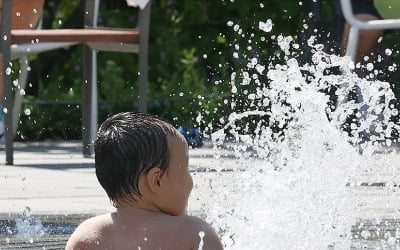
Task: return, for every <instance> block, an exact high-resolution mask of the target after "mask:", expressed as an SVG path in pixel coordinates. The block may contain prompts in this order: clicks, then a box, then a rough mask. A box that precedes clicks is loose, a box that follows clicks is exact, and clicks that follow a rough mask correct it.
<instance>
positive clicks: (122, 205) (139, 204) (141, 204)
mask: <svg viewBox="0 0 400 250" xmlns="http://www.w3.org/2000/svg"><path fill="white" fill-rule="evenodd" d="M116 207H117V211H121V212H122V211H124V212H138V211H146V212H154V213H163V212H162V211H161V209H160V208H158V207H157V206H156V205H155V204H152V203H149V202H146V201H143V200H140V201H134V202H127V201H122V202H118V204H116Z"/></svg>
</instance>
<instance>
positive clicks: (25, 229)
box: [15, 207, 46, 243]
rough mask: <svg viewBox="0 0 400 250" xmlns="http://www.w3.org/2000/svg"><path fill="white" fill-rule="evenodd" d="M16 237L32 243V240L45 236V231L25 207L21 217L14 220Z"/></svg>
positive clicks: (38, 220)
mask: <svg viewBox="0 0 400 250" xmlns="http://www.w3.org/2000/svg"><path fill="white" fill-rule="evenodd" d="M15 228H16V231H17V233H16V236H17V237H19V238H22V239H25V240H27V241H28V242H30V243H33V241H34V239H37V238H39V237H42V236H43V235H45V233H46V231H45V228H44V227H43V224H42V222H41V220H40V219H39V218H36V217H33V216H32V211H31V209H30V208H29V207H26V208H25V210H24V212H23V214H22V216H21V217H20V218H17V219H15Z"/></svg>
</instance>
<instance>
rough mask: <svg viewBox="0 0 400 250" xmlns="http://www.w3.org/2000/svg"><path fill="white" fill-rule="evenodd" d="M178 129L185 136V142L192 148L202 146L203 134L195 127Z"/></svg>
mask: <svg viewBox="0 0 400 250" xmlns="http://www.w3.org/2000/svg"><path fill="white" fill-rule="evenodd" d="M178 131H179V132H180V133H181V134H182V135H183V137H185V139H186V142H187V143H188V145H189V146H191V147H192V148H200V147H201V146H203V144H204V143H203V136H202V134H201V133H200V132H199V129H197V128H191V129H186V128H184V127H182V126H181V127H179V128H178Z"/></svg>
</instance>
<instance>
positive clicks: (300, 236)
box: [205, 23, 398, 249]
mask: <svg viewBox="0 0 400 250" xmlns="http://www.w3.org/2000/svg"><path fill="white" fill-rule="evenodd" d="M269 27H272V24H269V25H268V29H267V30H266V31H267V32H269V31H270V30H269ZM260 29H262V30H264V29H266V27H265V25H264V23H263V24H261V27H260ZM234 30H235V31H237V30H238V29H237V28H234ZM277 42H278V45H279V47H280V49H281V50H282V51H283V52H284V55H285V63H283V64H275V65H270V66H268V70H265V71H264V69H265V68H266V67H265V66H264V65H261V64H260V63H259V62H258V61H257V60H254V58H250V59H249V61H248V64H247V68H248V69H249V71H250V70H251V69H256V68H257V69H258V70H256V72H255V73H254V74H258V76H262V75H263V74H264V75H266V76H267V78H268V84H267V83H260V82H258V83H257V81H255V80H254V79H258V78H259V77H257V76H256V77H254V75H253V77H249V76H250V75H251V74H253V73H251V74H250V73H248V72H246V71H244V72H242V73H241V74H240V76H239V74H237V73H236V72H234V73H232V76H231V81H230V85H231V90H232V94H238V88H237V86H236V82H237V81H236V80H237V79H238V77H241V78H240V85H250V84H256V85H257V87H256V88H255V89H256V90H255V91H254V92H253V93H247V97H248V103H249V105H248V107H247V108H248V109H247V111H245V112H239V111H238V112H233V113H231V114H230V115H229V117H228V118H226V117H225V118H222V120H226V121H227V123H226V124H225V125H224V127H223V128H222V129H220V130H218V131H217V132H215V133H213V134H212V140H213V142H214V147H215V148H218V147H229V145H226V138H227V136H228V135H229V136H230V137H233V138H234V141H235V142H236V143H234V144H233V145H231V147H232V150H234V151H235V153H237V154H236V155H238V162H239V163H240V162H241V163H242V164H241V167H240V171H236V172H235V174H234V175H232V176H231V177H230V179H229V183H227V179H226V178H224V179H223V178H220V179H221V180H220V181H218V180H216V181H215V182H214V183H213V185H212V188H213V194H212V195H211V201H210V202H209V204H208V205H207V206H206V208H205V213H206V214H208V218H209V220H210V221H211V222H212V223H213V225H214V226H215V227H216V228H218V229H219V233H220V234H221V235H222V241H223V244H224V245H225V248H226V249H328V246H332V247H334V249H349V248H350V244H351V239H352V235H351V232H350V230H351V227H352V226H353V225H355V223H356V219H357V217H358V216H359V212H360V209H361V208H362V207H363V205H365V204H363V203H362V202H361V201H359V200H357V199H356V197H355V196H354V194H353V192H352V190H351V189H350V188H349V186H356V185H359V184H357V183H359V175H360V173H361V172H362V171H363V170H364V169H367V168H373V167H374V166H375V167H376V166H378V165H379V167H382V168H383V166H382V164H384V163H382V162H381V164H377V160H378V157H375V155H374V152H375V151H376V150H377V148H379V147H381V148H382V147H383V146H382V145H386V146H390V144H391V140H389V138H390V137H391V133H392V131H393V129H398V125H396V124H395V123H394V122H392V121H391V120H390V118H391V116H392V115H396V113H398V111H397V110H396V109H395V108H394V107H393V106H391V101H393V99H394V94H393V92H392V91H391V89H390V85H389V84H388V83H386V82H381V81H368V80H366V79H360V78H358V77H357V75H356V74H354V73H352V70H353V69H354V65H353V63H352V62H351V61H350V60H349V59H348V58H341V57H338V56H334V55H328V54H326V53H324V52H323V51H322V49H323V46H322V45H319V44H314V39H313V38H311V39H310V40H309V46H311V47H312V48H313V50H314V54H313V56H312V60H311V61H312V63H309V64H304V65H300V64H299V62H298V61H297V60H296V59H295V58H291V57H290V55H291V53H290V50H291V47H294V48H298V45H297V44H295V43H294V42H293V38H292V37H284V36H279V37H278V38H277ZM335 67H336V68H340V73H339V74H336V75H335V74H327V73H326V72H327V71H328V70H329V69H331V68H335ZM261 69H262V70H261ZM251 72H253V71H251ZM332 89H333V90H335V95H336V96H337V101H336V102H332V101H331V98H330V95H328V94H327V93H328V92H329V91H331V90H332ZM352 92H356V93H358V95H359V96H360V97H362V98H358V100H357V101H356V100H351V99H350V98H347V97H348V96H349V95H350V94H351V93H352ZM334 103H337V105H335V104H334ZM234 106H235V105H232V107H234ZM349 120H350V121H351V124H350V126H349V128H350V130H349V131H345V130H344V129H343V124H346V122H347V123H348V122H349ZM249 128H252V129H249ZM363 136H364V137H365V136H368V137H369V140H365V138H364V137H363ZM249 149H251V150H252V151H253V152H254V155H255V156H254V157H250V156H249V154H246V153H247V152H248V151H249ZM360 152H361V154H360ZM371 159H372V160H371ZM240 160H243V161H240ZM243 170H244V171H243ZM377 171H379V170H377Z"/></svg>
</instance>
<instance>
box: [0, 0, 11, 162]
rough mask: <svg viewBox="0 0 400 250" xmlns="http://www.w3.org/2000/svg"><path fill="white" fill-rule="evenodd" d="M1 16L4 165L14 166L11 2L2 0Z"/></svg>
mask: <svg viewBox="0 0 400 250" xmlns="http://www.w3.org/2000/svg"><path fill="white" fill-rule="evenodd" d="M2 4H3V6H2V16H1V25H0V35H1V37H0V41H1V42H0V44H1V52H2V56H3V65H2V67H1V70H2V72H1V77H2V78H3V90H4V91H3V95H4V97H3V111H4V125H5V126H4V127H5V131H4V133H5V150H6V164H7V165H13V164H14V156H13V153H14V146H13V144H14V135H13V124H12V115H13V112H12V110H13V101H12V99H13V98H12V83H11V49H10V45H11V35H10V32H11V12H12V11H11V10H12V0H3V2H2Z"/></svg>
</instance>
